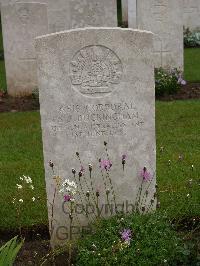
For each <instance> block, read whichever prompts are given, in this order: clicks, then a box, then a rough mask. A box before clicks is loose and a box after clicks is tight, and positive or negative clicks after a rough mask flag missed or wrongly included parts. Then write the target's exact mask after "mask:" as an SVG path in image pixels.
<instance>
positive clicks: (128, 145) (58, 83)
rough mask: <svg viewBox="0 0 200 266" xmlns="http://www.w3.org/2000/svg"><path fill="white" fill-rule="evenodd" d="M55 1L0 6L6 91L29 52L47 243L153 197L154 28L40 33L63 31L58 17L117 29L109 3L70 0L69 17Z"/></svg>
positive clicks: (23, 72)
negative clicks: (36, 90)
mask: <svg viewBox="0 0 200 266" xmlns="http://www.w3.org/2000/svg"><path fill="white" fill-rule="evenodd" d="M53 2H56V5H54V4H53ZM64 2H68V1H63V2H62V1H52V6H51V7H50V4H48V3H47V1H46V3H44V4H41V3H16V4H12V5H4V6H3V7H2V14H3V16H2V18H3V28H4V29H3V31H4V45H5V58H6V60H8V59H9V60H10V63H6V64H8V66H9V67H7V70H9V72H10V73H12V75H11V76H9V75H8V77H9V80H10V83H9V84H10V85H9V87H8V89H9V93H12V94H14V93H15V92H16V88H17V92H21V91H20V89H21V87H22V86H27V87H24V90H23V92H25V91H26V90H27V88H28V84H29V82H30V81H31V79H32V78H33V77H32V76H28V78H27V79H26V80H25V79H24V77H26V76H27V75H29V74H27V73H29V72H31V73H32V74H33V73H34V79H35V67H36V58H37V68H38V87H39V96H40V113H41V122H42V135H43V151H44V165H45V179H46V189H47V198H48V216H49V227H50V233H51V243H52V245H53V246H55V245H57V244H61V243H62V242H64V243H65V241H66V240H69V239H71V238H72V237H73V236H74V235H79V234H80V233H81V232H82V231H84V229H86V228H89V225H90V223H91V222H92V221H93V219H94V218H95V219H96V218H97V217H108V216H110V215H113V214H115V213H116V212H122V213H124V214H126V213H129V212H132V211H135V210H136V209H137V210H139V211H140V212H148V211H149V210H150V208H151V207H153V208H155V201H156V199H155V183H156V177H155V169H156V156H155V151H156V147H155V92H154V64H153V54H152V51H153V34H152V33H151V32H148V31H142V30H133V29H122V28H116V27H113V28H111V27H106V28H102V27H99V28H82V29H71V30H67V31H62V32H57V33H51V34H48V35H43V34H46V33H47V32H48V31H49V32H53V31H54V30H58V29H59V30H61V29H65V27H66V25H69V24H68V23H69V21H66V19H70V23H71V24H70V26H69V27H70V28H73V27H75V28H76V27H77V26H78V27H85V26H91V25H93V26H100V25H101V26H116V23H117V22H116V21H117V20H116V16H117V12H116V2H115V1H108V0H105V1H102V0H101V1H98V2H96V1H94V0H91V1H90V2H89V1H86V0H80V1H76V0H74V1H73V10H74V12H72V9H69V10H70V12H71V14H70V16H69V17H67V16H66V15H64V14H65V12H69V10H67V9H65V7H64V6H63V3H64ZM111 4H112V5H111ZM101 5H102V6H101ZM88 7H89V8H88ZM58 8H59V10H58ZM51 12H52V13H51ZM50 14H51V15H52V20H51V15H50ZM67 14H68V13H67ZM113 17H114V18H113ZM47 18H48V19H47ZM53 19H54V20H53ZM64 19H65V20H64ZM47 20H48V21H47ZM48 28H49V29H48ZM38 35H43V36H40V37H37V38H36V51H35V50H34V45H33V39H34V37H36V36H38ZM5 36H6V37H5ZM13 39H14V41H13ZM29 64H30V65H31V69H30V68H29ZM21 65H23V66H24V68H23V67H22V66H21ZM6 66H7V65H6ZM7 74H9V73H7ZM19 77H20V84H19V86H18V85H17V86H16V85H15V84H18V83H17V81H16V80H18V79H19ZM13 84H14V85H13ZM12 86H13V87H12ZM12 88H13V89H12ZM100 158H101V160H100V161H99V159H100ZM89 164H90V166H88V165H89ZM72 168H73V170H72ZM52 170H53V171H52ZM61 177H62V178H61ZM60 178H61V180H60ZM63 178H64V179H65V178H67V179H69V181H66V183H65V184H64V187H63V186H62V185H61V183H62V182H63V181H64V180H63ZM72 181H73V182H75V183H76V184H75V183H72ZM147 181H149V182H147ZM70 182H71V183H70ZM60 185H61V186H60ZM65 186H67V188H66V190H65V193H66V194H70V195H66V194H65V195H63V194H64V193H63V194H62V192H61V191H60V188H61V190H63V189H65ZM143 186H144V190H142V187H143ZM71 187H73V189H74V191H73V192H74V193H72V191H71V190H70V189H71ZM63 196H66V198H65V201H64V197H63ZM69 196H70V197H69ZM71 196H72V198H71ZM72 199H73V201H72ZM139 203H141V204H139Z"/></svg>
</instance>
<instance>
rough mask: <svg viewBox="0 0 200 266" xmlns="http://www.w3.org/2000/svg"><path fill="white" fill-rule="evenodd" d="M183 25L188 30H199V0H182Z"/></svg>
mask: <svg viewBox="0 0 200 266" xmlns="http://www.w3.org/2000/svg"><path fill="white" fill-rule="evenodd" d="M183 25H184V26H185V27H186V28H189V29H190V30H199V31H200V1H199V0H184V13H183Z"/></svg>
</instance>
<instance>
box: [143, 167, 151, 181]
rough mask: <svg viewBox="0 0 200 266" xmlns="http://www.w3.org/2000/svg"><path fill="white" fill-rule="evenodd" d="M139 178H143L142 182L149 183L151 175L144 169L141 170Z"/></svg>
mask: <svg viewBox="0 0 200 266" xmlns="http://www.w3.org/2000/svg"><path fill="white" fill-rule="evenodd" d="M140 176H141V177H142V178H143V180H144V181H149V180H151V178H152V176H151V173H150V172H148V171H147V168H146V167H144V168H143V169H142V171H141V172H140Z"/></svg>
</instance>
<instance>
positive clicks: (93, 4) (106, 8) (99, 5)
mask: <svg viewBox="0 0 200 266" xmlns="http://www.w3.org/2000/svg"><path fill="white" fill-rule="evenodd" d="M1 1H2V5H3V6H5V5H8V4H13V3H16V2H20V1H18V0H1ZM26 2H32V0H26ZM34 2H41V0H35V1H34ZM42 3H46V4H47V6H48V22H49V33H53V32H57V31H63V30H68V29H71V28H78V27H87V26H94V27H97V26H101V27H105V26H106V27H116V26H117V4H116V0H101V1H99V0H42Z"/></svg>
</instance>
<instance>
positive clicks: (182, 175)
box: [0, 100, 200, 228]
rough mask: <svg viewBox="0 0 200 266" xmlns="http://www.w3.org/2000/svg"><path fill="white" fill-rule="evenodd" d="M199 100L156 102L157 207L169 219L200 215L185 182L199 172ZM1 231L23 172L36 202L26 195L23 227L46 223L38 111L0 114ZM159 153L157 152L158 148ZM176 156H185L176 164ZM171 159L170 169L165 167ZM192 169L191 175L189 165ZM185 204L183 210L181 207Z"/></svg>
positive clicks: (12, 223)
mask: <svg viewBox="0 0 200 266" xmlns="http://www.w3.org/2000/svg"><path fill="white" fill-rule="evenodd" d="M199 104H200V102H199V101H196V100H191V101H177V102H157V103H156V131H157V132H156V135H157V179H158V184H159V190H160V191H161V192H160V201H161V207H162V208H163V209H166V208H167V210H168V214H169V215H170V216H172V217H173V216H186V215H187V216H195V215H199V213H200V205H199V204H200V194H199V191H198V186H195V187H193V188H191V189H189V188H188V183H187V182H188V180H189V179H190V178H193V180H196V181H198V180H197V179H199V173H200V164H199V162H200V153H199V149H198V146H197V144H198V143H200V124H199V115H198V114H199ZM0 125H1V131H0V151H1V156H0V194H1V197H0V214H1V219H0V228H15V227H16V226H17V220H16V211H15V209H14V208H13V204H12V203H11V202H12V198H13V197H14V196H15V192H16V183H17V182H18V181H17V180H18V178H19V177H20V176H22V175H23V174H25V175H29V176H31V177H32V178H33V182H34V184H35V191H34V196H35V197H37V196H39V197H40V200H37V201H36V202H35V203H33V202H31V200H30V198H29V196H27V195H26V197H27V198H26V200H25V202H24V204H23V206H24V209H23V211H22V224H23V225H24V226H30V225H33V224H42V223H44V224H47V211H46V200H45V197H46V195H45V184H44V169H43V156H42V140H41V129H40V116H39V113H38V112H24V113H1V114H0ZM161 146H163V147H164V152H160V151H159V150H160V147H161ZM179 154H183V155H184V159H183V161H181V162H179V161H178V156H179ZM168 160H171V166H168ZM192 164H193V165H194V171H193V172H192V171H191V165H192ZM187 194H190V197H189V198H188V197H187ZM186 206H188V208H186Z"/></svg>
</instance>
